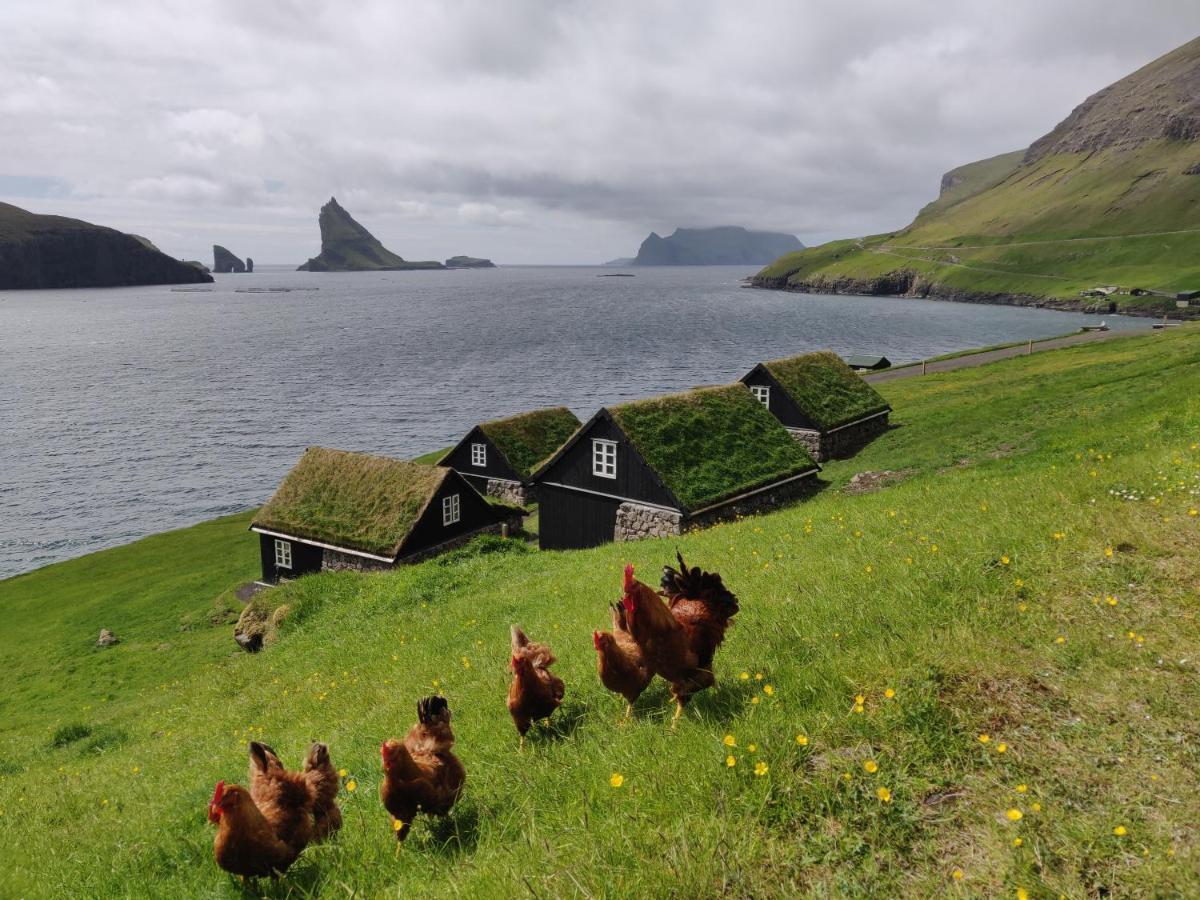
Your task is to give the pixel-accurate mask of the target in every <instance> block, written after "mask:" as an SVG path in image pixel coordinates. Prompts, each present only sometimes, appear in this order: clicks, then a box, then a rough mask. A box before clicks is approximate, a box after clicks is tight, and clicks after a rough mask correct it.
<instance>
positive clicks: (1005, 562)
mask: <svg viewBox="0 0 1200 900" xmlns="http://www.w3.org/2000/svg"><path fill="white" fill-rule="evenodd" d="M1000 565H1002V566H1007V565H1008V557H1007V556H1002V557H1000Z"/></svg>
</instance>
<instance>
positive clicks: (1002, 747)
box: [996, 744, 1008, 753]
mask: <svg viewBox="0 0 1200 900" xmlns="http://www.w3.org/2000/svg"><path fill="white" fill-rule="evenodd" d="M996 752H997V753H1007V752H1008V744H997V745H996Z"/></svg>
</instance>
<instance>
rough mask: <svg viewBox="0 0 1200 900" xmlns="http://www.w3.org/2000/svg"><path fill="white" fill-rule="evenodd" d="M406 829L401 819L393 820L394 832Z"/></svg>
mask: <svg viewBox="0 0 1200 900" xmlns="http://www.w3.org/2000/svg"><path fill="white" fill-rule="evenodd" d="M403 827H404V823H403V822H401V821H400V820H399V819H392V831H399V830H400V829H401V828H403Z"/></svg>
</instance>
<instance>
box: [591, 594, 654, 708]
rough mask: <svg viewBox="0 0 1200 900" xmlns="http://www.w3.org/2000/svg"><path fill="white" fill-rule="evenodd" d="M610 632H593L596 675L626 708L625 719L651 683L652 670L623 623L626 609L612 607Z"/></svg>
mask: <svg viewBox="0 0 1200 900" xmlns="http://www.w3.org/2000/svg"><path fill="white" fill-rule="evenodd" d="M612 621H613V630H612V631H593V632H592V643H593V644H595V645H596V671H597V672H598V673H599V675H600V682H601V684H603V685H604V686H605V687H606V688H608V689H609V690H610V691H612V692H613V693H614V694H620V695H621V696H622V697H624V698H625V702H626V703H627V704H628V706H627V708H626V710H625V718H629V716H631V715H632V714H633V704H634V703H636V702H637V698H638V697H640V696H641V695H642V691H644V690H645V689H646V687H647V685H649V684H650V682H651V681H652V680H653V679H654V670H653V669H652V668H651V667H650V665H649V663H647V662H646V659H645V657H644V656H642V651H641V649H640V648H639V647H638V645H637V642H636V641H635V640H634V639H633V637H632V636H631V635H630V634H629V627H628V625H626V623H625V607H624V606H622V605H621V604H620V603H614V604H613V606H612Z"/></svg>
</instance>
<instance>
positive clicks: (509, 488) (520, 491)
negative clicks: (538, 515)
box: [487, 478, 533, 506]
mask: <svg viewBox="0 0 1200 900" xmlns="http://www.w3.org/2000/svg"><path fill="white" fill-rule="evenodd" d="M487 495H488V496H489V497H495V498H497V499H499V500H503V501H504V502H505V503H515V504H516V505H517V506H528V505H529V504H530V503H532V502H533V485H524V484H521V483H520V482H519V481H507V480H505V479H503V478H489V479H488V483H487Z"/></svg>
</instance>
